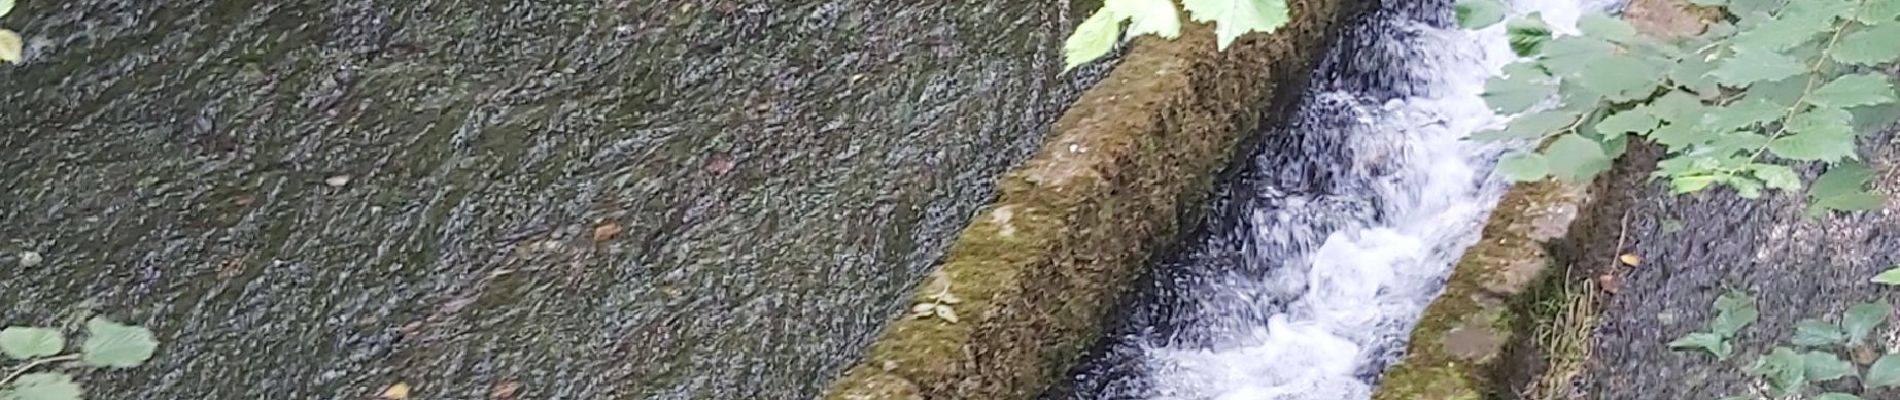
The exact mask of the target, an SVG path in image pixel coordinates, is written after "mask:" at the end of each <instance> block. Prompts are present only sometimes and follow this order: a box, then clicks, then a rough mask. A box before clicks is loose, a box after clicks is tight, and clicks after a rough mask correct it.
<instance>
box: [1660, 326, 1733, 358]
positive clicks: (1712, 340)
mask: <svg viewBox="0 0 1900 400" xmlns="http://www.w3.org/2000/svg"><path fill="white" fill-rule="evenodd" d="M1669 348H1672V349H1701V350H1702V351H1704V352H1708V353H1709V355H1711V356H1715V359H1717V360H1727V359H1728V357H1729V355H1731V354H1734V352H1735V348H1734V346H1732V345H1730V344H1729V342H1728V338H1725V337H1722V336H1720V335H1716V334H1713V333H1708V332H1696V333H1691V334H1688V335H1683V336H1682V337H1681V338H1679V339H1676V340H1673V341H1670V342H1669Z"/></svg>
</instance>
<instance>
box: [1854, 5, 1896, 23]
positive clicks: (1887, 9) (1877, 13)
mask: <svg viewBox="0 0 1900 400" xmlns="http://www.w3.org/2000/svg"><path fill="white" fill-rule="evenodd" d="M1896 18H1900V1H1896V0H1868V1H1866V2H1864V3H1861V7H1860V12H1857V13H1854V20H1855V21H1860V23H1863V24H1867V25H1876V26H1879V25H1886V24H1891V23H1893V22H1894V20H1895V19H1896Z"/></svg>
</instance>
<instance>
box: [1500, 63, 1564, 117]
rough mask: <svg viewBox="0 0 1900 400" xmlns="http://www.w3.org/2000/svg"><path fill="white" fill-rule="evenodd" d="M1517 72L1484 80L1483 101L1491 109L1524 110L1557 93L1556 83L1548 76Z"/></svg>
mask: <svg viewBox="0 0 1900 400" xmlns="http://www.w3.org/2000/svg"><path fill="white" fill-rule="evenodd" d="M1518 72H1519V73H1514V74H1510V75H1506V76H1502V77H1496V78H1491V79H1490V80H1488V81H1485V83H1484V101H1485V104H1489V105H1490V106H1491V109H1492V110H1495V111H1497V112H1499V113H1504V114H1515V113H1520V112H1524V110H1529V109H1530V108H1531V107H1532V106H1535V105H1537V103H1539V102H1542V101H1544V99H1548V98H1550V96H1551V95H1554V94H1556V93H1557V85H1555V84H1552V83H1551V82H1550V81H1549V76H1547V75H1541V74H1532V73H1529V72H1528V71H1518Z"/></svg>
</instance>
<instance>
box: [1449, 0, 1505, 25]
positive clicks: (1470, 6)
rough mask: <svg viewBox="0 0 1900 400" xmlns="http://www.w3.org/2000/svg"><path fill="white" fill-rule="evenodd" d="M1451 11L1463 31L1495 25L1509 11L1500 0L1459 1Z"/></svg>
mask: <svg viewBox="0 0 1900 400" xmlns="http://www.w3.org/2000/svg"><path fill="white" fill-rule="evenodd" d="M1451 10H1452V14H1453V15H1454V16H1456V18H1457V20H1458V27H1460V28H1465V29H1480V28H1484V27H1487V26H1491V25H1495V24H1497V23H1498V21H1503V20H1504V14H1505V12H1506V11H1509V9H1508V7H1506V6H1505V5H1504V2H1503V1H1500V0H1459V1H1458V4H1456V5H1453V6H1452V9H1451Z"/></svg>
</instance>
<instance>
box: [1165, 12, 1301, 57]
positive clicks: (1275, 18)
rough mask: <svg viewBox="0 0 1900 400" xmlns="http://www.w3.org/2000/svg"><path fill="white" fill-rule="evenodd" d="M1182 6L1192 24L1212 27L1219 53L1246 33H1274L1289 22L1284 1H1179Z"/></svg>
mask: <svg viewBox="0 0 1900 400" xmlns="http://www.w3.org/2000/svg"><path fill="white" fill-rule="evenodd" d="M1181 6H1182V7H1183V8H1186V9H1187V10H1188V15H1190V16H1192V17H1193V18H1194V21H1197V22H1211V23H1213V24H1214V35H1215V39H1216V40H1215V41H1216V46H1215V47H1216V49H1218V50H1227V46H1228V45H1231V44H1233V43H1234V40H1237V39H1239V38H1240V36H1241V35H1245V34H1247V33H1249V32H1261V33H1273V31H1275V30H1278V29H1280V27H1281V26H1284V25H1286V23H1287V21H1288V20H1289V17H1288V15H1287V8H1286V2H1284V1H1252V0H1182V1H1181Z"/></svg>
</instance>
